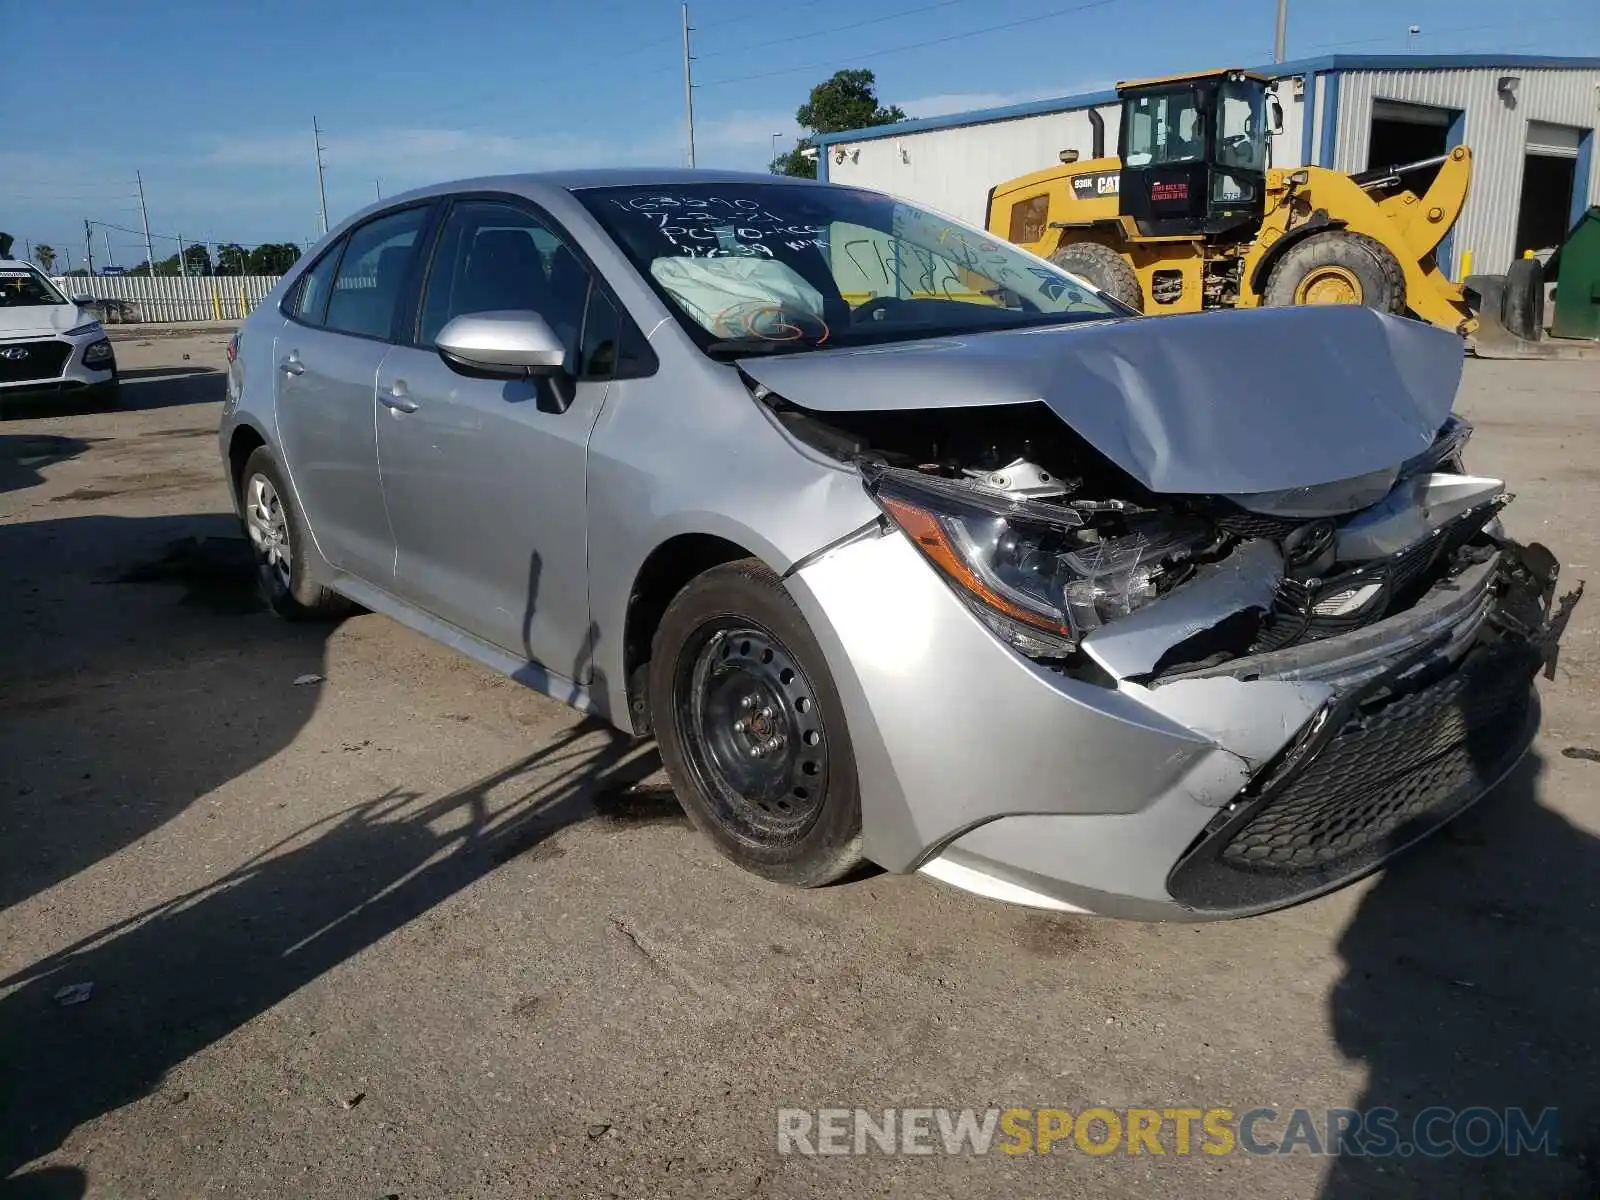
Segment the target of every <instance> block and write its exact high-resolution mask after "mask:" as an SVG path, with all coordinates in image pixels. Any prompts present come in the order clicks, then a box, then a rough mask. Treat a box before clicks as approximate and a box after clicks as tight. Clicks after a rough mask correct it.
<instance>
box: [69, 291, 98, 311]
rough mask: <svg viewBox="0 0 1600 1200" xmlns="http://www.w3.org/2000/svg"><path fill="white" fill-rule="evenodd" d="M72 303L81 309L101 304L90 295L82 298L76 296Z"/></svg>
mask: <svg viewBox="0 0 1600 1200" xmlns="http://www.w3.org/2000/svg"><path fill="white" fill-rule="evenodd" d="M72 302H73V303H74V304H76V305H78V306H79V307H80V308H82V307H83V306H85V305H89V304H98V303H100V302H99V301H98V300H96V299H95V298H94V297H93V296H90V295H87V294H86V295H82V296H74V297H73V298H72Z"/></svg>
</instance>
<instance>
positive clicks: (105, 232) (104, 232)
mask: <svg viewBox="0 0 1600 1200" xmlns="http://www.w3.org/2000/svg"><path fill="white" fill-rule="evenodd" d="M100 238H101V240H102V241H104V242H105V244H106V266H108V267H114V266H116V265H117V260H116V259H115V258H114V257H112V254H111V230H109V229H107V228H106V227H105V226H104V225H102V226H100Z"/></svg>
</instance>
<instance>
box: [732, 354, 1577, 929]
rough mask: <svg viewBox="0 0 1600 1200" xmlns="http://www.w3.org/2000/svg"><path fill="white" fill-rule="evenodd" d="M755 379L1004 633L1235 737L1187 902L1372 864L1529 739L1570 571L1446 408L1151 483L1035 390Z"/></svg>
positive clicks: (1215, 901)
mask: <svg viewBox="0 0 1600 1200" xmlns="http://www.w3.org/2000/svg"><path fill="white" fill-rule="evenodd" d="M753 391H754V392H755V394H756V395H757V398H758V399H760V400H761V401H763V402H764V403H765V404H766V405H767V406H768V407H769V408H770V409H771V410H772V411H773V412H774V413H775V414H776V417H777V419H778V420H779V422H780V423H781V424H782V425H783V426H784V427H785V428H786V429H787V430H788V431H789V432H790V434H791V435H792V436H794V437H796V438H797V439H798V440H800V441H802V442H804V443H806V444H807V445H809V446H810V447H811V448H813V449H815V450H820V451H822V452H823V453H826V454H828V455H830V456H831V457H833V458H835V459H837V460H840V461H845V462H851V463H853V464H855V465H856V466H857V467H858V469H859V470H860V471H861V474H862V477H863V480H864V483H865V486H866V487H867V490H868V491H869V493H870V494H871V495H872V496H873V497H874V499H875V500H876V501H877V502H878V504H879V506H880V507H881V509H882V510H883V513H884V517H885V522H886V526H887V527H892V528H898V529H899V530H900V531H901V532H903V533H904V534H905V535H906V538H907V540H908V541H909V542H910V543H911V544H912V545H914V546H915V547H916V548H917V550H918V551H919V552H920V554H921V555H922V557H923V558H924V559H925V560H926V562H927V563H928V564H929V565H930V566H931V567H932V568H933V569H934V570H935V571H936V572H937V573H938V575H939V576H940V577H941V578H942V579H943V581H944V582H945V583H946V584H947V585H949V587H950V588H951V589H952V590H953V591H954V592H955V594H956V595H957V596H958V597H959V598H960V599H961V600H962V601H963V602H964V603H965V605H966V606H967V607H968V609H970V611H971V612H972V613H973V614H975V615H976V616H977V617H978V618H979V619H980V620H981V621H982V622H983V623H984V624H985V625H987V626H988V627H989V629H990V630H991V631H992V632H993V633H994V634H995V635H996V636H997V637H998V638H1000V639H1001V640H1002V641H1004V642H1005V643H1006V644H1007V645H1009V646H1010V647H1012V649H1013V650H1014V651H1015V652H1017V653H1018V654H1021V655H1023V656H1025V657H1026V658H1027V659H1029V660H1030V661H1031V662H1033V663H1034V664H1036V665H1037V666H1039V667H1040V668H1042V669H1045V670H1047V671H1053V672H1057V673H1059V674H1060V675H1062V676H1064V677H1066V678H1069V679H1071V680H1073V681H1075V683H1077V684H1087V685H1091V686H1093V687H1098V688H1102V689H1106V690H1109V691H1114V692H1116V693H1117V694H1118V695H1119V697H1126V698H1129V699H1132V700H1136V701H1137V702H1138V703H1139V704H1141V705H1143V706H1144V707H1145V708H1147V709H1148V710H1150V711H1151V712H1152V713H1154V714H1159V716H1160V717H1162V718H1164V719H1166V720H1169V721H1171V722H1174V723H1175V724H1176V725H1179V726H1182V727H1183V728H1185V729H1188V730H1191V731H1193V732H1194V733H1195V734H1197V735H1199V736H1200V737H1202V738H1204V739H1206V740H1208V741H1210V742H1211V743H1212V744H1213V745H1214V746H1215V747H1217V748H1218V749H1220V750H1221V751H1225V752H1226V753H1227V754H1228V755H1231V756H1233V757H1234V758H1235V759H1236V760H1237V761H1238V764H1239V766H1240V778H1241V779H1242V780H1244V781H1245V782H1244V786H1243V788H1242V789H1241V790H1235V791H1231V792H1229V793H1228V794H1227V795H1225V796H1224V795H1201V794H1196V795H1195V796H1194V801H1195V803H1197V804H1200V805H1205V806H1208V807H1209V808H1210V809H1211V810H1213V811H1212V815H1211V816H1210V819H1209V820H1208V821H1206V823H1205V824H1204V828H1203V829H1201V831H1200V832H1199V834H1198V835H1197V836H1195V837H1194V838H1193V840H1192V842H1190V844H1189V845H1188V847H1187V849H1185V850H1184V851H1183V852H1182V853H1181V854H1180V855H1179V856H1178V857H1177V859H1176V862H1175V863H1174V864H1173V865H1172V867H1171V870H1170V872H1169V873H1168V875H1167V878H1166V891H1167V892H1168V893H1169V895H1170V898H1171V900H1172V901H1173V902H1175V903H1176V904H1177V905H1179V906H1181V907H1182V908H1184V909H1187V910H1189V911H1191V912H1193V913H1196V914H1205V915H1235V914H1243V913H1248V912H1257V911H1263V910H1265V909H1269V908H1275V907H1279V906H1282V905H1284V904H1288V903H1293V902H1295V901H1297V900H1300V899H1305V898H1308V897H1310V896H1313V895H1317V894H1319V893H1321V892H1324V891H1327V890H1329V889H1331V888H1333V887H1336V886H1339V885H1340V884H1343V883H1345V882H1348V881H1350V880H1352V879H1354V878H1357V877H1359V876H1360V875H1361V874H1363V873H1365V872H1366V871H1368V870H1370V869H1372V868H1373V867H1375V866H1376V865H1377V864H1379V863H1380V862H1382V861H1383V860H1384V859H1385V858H1387V857H1388V856H1389V855H1391V854H1392V853H1394V852H1395V851H1396V850H1397V849H1399V848H1400V847H1402V846H1404V845H1406V844H1408V843H1409V842H1411V841H1414V840H1416V839H1417V838H1419V837H1421V836H1423V835H1425V834H1426V833H1428V832H1429V831H1431V830H1432V829H1434V828H1436V827H1437V826H1438V825H1440V824H1442V823H1443V822H1444V821H1446V820H1448V819H1449V818H1451V817H1452V816H1454V815H1455V814H1457V813H1458V812H1460V811H1461V810H1462V809H1464V808H1465V807H1466V806H1467V805H1469V804H1470V803H1471V802H1473V801H1474V800H1476V799H1477V798H1479V797H1480V796H1481V795H1482V794H1483V793H1484V792H1485V791H1487V790H1488V789H1489V788H1490V787H1492V786H1493V785H1494V783H1496V782H1497V781H1498V780H1499V779H1500V778H1501V777H1502V776H1504V775H1505V774H1506V773H1507V772H1508V771H1509V770H1510V769H1511V768H1512V767H1513V766H1514V765H1515V764H1516V762H1517V761H1518V760H1519V759H1520V758H1521V756H1522V754H1523V753H1524V751H1525V750H1526V748H1527V746H1528V744H1529V742H1530V741H1531V739H1532V737H1533V733H1534V730H1535V728H1536V725H1537V714H1538V705H1537V698H1536V696H1535V694H1534V691H1533V688H1532V687H1531V683H1532V680H1533V677H1534V676H1535V674H1536V673H1537V672H1538V670H1539V669H1540V668H1541V666H1542V667H1543V668H1544V669H1545V670H1547V671H1553V667H1554V662H1555V654H1556V650H1557V644H1558V641H1559V638H1560V634H1561V631H1562V628H1563V627H1564V625H1565V623H1566V619H1567V616H1568V615H1569V614H1570V612H1571V610H1572V607H1573V605H1574V604H1575V603H1576V601H1577V598H1578V596H1579V595H1580V594H1581V591H1582V585H1581V584H1580V585H1579V586H1578V588H1577V589H1575V590H1574V591H1573V592H1571V593H1570V594H1568V595H1567V596H1565V597H1563V598H1562V599H1561V600H1560V601H1557V600H1556V598H1555V595H1556V585H1557V575H1558V568H1557V564H1556V561H1555V559H1554V557H1553V556H1552V555H1551V554H1550V552H1549V551H1548V550H1546V549H1545V548H1544V547H1542V546H1539V545H1537V544H1533V545H1528V546H1522V545H1519V544H1517V543H1515V542H1513V541H1511V540H1510V539H1509V538H1507V537H1506V536H1505V535H1504V533H1503V531H1502V530H1501V528H1500V524H1499V520H1498V514H1499V512H1500V510H1501V509H1502V508H1503V507H1504V506H1505V505H1506V504H1507V503H1508V502H1509V501H1510V499H1511V497H1510V496H1509V495H1508V494H1507V493H1506V492H1505V489H1504V485H1503V484H1502V483H1501V481H1499V480H1496V479H1490V478H1485V477H1478V476H1473V475H1469V474H1468V473H1467V472H1466V470H1465V468H1464V466H1463V465H1462V459H1461V454H1462V448H1463V446H1464V444H1465V442H1466V440H1467V438H1468V437H1469V436H1470V432H1471V430H1470V427H1469V426H1467V425H1466V424H1465V423H1464V422H1462V421H1460V420H1459V419H1457V418H1454V417H1451V418H1449V419H1448V420H1447V421H1445V422H1444V424H1443V426H1442V427H1440V428H1439V429H1438V432H1437V437H1436V438H1435V440H1434V442H1433V444H1432V445H1431V446H1430V447H1428V448H1427V449H1426V450H1424V451H1423V452H1421V453H1418V454H1416V455H1414V456H1412V457H1411V458H1410V459H1409V460H1407V461H1405V462H1403V463H1400V464H1397V465H1396V466H1394V467H1392V468H1388V469H1384V470H1379V471H1374V472H1369V473H1367V474H1366V475H1363V476H1362V477H1360V478H1356V479H1352V480H1343V481H1335V482H1334V483H1332V484H1320V485H1318V486H1315V487H1307V488H1300V489H1294V490H1292V491H1279V492H1272V493H1252V494H1238V493H1233V494H1212V495H1208V494H1195V493H1183V494H1158V493H1155V492H1152V491H1151V490H1150V489H1149V488H1148V487H1146V486H1144V485H1143V484H1141V483H1140V482H1139V481H1137V480H1136V479H1135V478H1134V477H1133V476H1132V475H1131V474H1130V473H1129V472H1128V471H1125V470H1123V469H1121V468H1120V467H1119V466H1118V465H1117V464H1116V463H1115V462H1113V461H1111V460H1110V459H1109V457H1108V456H1107V455H1105V454H1102V453H1100V452H1099V451H1098V450H1097V449H1096V448H1095V447H1094V446H1091V445H1089V444H1088V443H1087V442H1085V441H1084V440H1083V439H1081V438H1079V437H1078V436H1077V435H1076V434H1075V433H1074V431H1073V430H1072V429H1071V428H1070V427H1068V426H1067V425H1066V424H1064V423H1063V422H1061V421H1059V420H1058V419H1057V418H1056V417H1055V416H1054V415H1053V414H1052V413H1051V412H1049V411H1048V410H1047V409H1045V407H1044V406H1043V405H1026V404H1023V405H1006V406H991V407H987V408H982V409H972V410H961V409H950V408H942V409H937V410H932V411H927V412H918V411H905V410H901V411H897V412H894V413H882V412H862V413H842V412H836V411H834V412H827V413H825V414H823V413H817V412H812V411H808V410H806V409H804V408H801V407H799V406H796V405H794V404H791V403H789V402H787V401H785V400H783V399H782V398H781V397H779V396H778V395H777V394H776V393H773V392H771V391H770V390H768V389H766V388H765V387H762V386H760V385H755V386H754V387H753ZM991 840H993V839H991ZM981 844H982V839H981V838H964V839H961V840H957V841H955V842H954V843H953V845H954V848H955V853H954V861H957V862H968V863H971V862H979V861H981V862H982V863H983V869H984V870H985V871H987V872H989V873H990V874H994V873H995V872H996V871H997V870H999V868H997V867H996V866H995V864H994V862H993V861H992V860H989V859H974V858H971V857H970V856H969V857H968V858H962V857H961V856H962V855H963V854H965V853H967V849H966V848H967V847H971V846H980V847H981ZM935 849H936V850H937V848H935ZM951 857H952V856H950V855H947V856H946V859H947V860H950V859H951ZM1030 886H1031V885H1030Z"/></svg>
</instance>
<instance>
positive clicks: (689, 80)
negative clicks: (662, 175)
mask: <svg viewBox="0 0 1600 1200" xmlns="http://www.w3.org/2000/svg"><path fill="white" fill-rule="evenodd" d="M693 61H694V56H693V55H691V54H690V53H689V6H688V4H685V5H684V6H683V111H684V113H685V115H686V116H687V117H688V118H689V166H690V167H691V168H692V167H693V166H694V68H693V67H691V66H690V65H689V64H690V63H692V62H693Z"/></svg>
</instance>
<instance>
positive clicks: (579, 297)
mask: <svg viewBox="0 0 1600 1200" xmlns="http://www.w3.org/2000/svg"><path fill="white" fill-rule="evenodd" d="M588 291H589V272H588V269H587V268H585V267H584V265H583V264H582V263H581V262H579V261H578V258H577V256H576V255H575V254H573V252H572V251H571V250H569V249H568V248H567V246H566V243H564V242H563V241H562V240H561V239H560V238H559V237H557V236H556V235H555V234H554V233H553V232H551V230H550V229H549V228H547V227H546V226H545V224H544V223H543V222H541V221H540V220H539V219H538V218H537V217H535V216H533V215H532V214H531V213H528V212H525V211H524V210H522V209H520V208H517V207H515V206H513V205H510V204H504V203H501V202H499V201H494V200H464V201H461V202H459V203H457V204H456V205H454V206H453V207H452V208H451V209H450V215H449V217H448V218H446V220H445V223H444V227H443V228H442V229H441V230H440V233H439V248H438V250H436V251H435V252H434V257H433V267H432V269H431V270H430V271H429V272H428V286H427V289H426V291H425V292H424V294H423V299H422V320H421V323H420V325H419V328H418V331H417V340H418V341H419V343H420V344H421V345H423V346H432V345H433V344H434V341H435V339H437V338H438V336H439V331H440V330H441V329H443V328H444V327H445V325H446V323H448V322H449V321H450V320H451V319H452V318H454V317H459V316H461V315H463V314H465V313H478V312H500V311H505V310H512V309H521V310H525V311H531V312H536V313H538V314H539V315H540V316H542V317H543V318H544V319H545V320H546V321H548V322H549V323H550V328H551V329H553V330H554V331H555V333H556V336H557V337H559V338H560V339H561V340H562V342H563V343H564V344H565V345H566V346H567V348H568V351H569V353H573V354H576V353H577V350H578V337H579V333H580V331H581V330H582V328H583V313H584V301H585V298H586V297H587V295H588Z"/></svg>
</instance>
